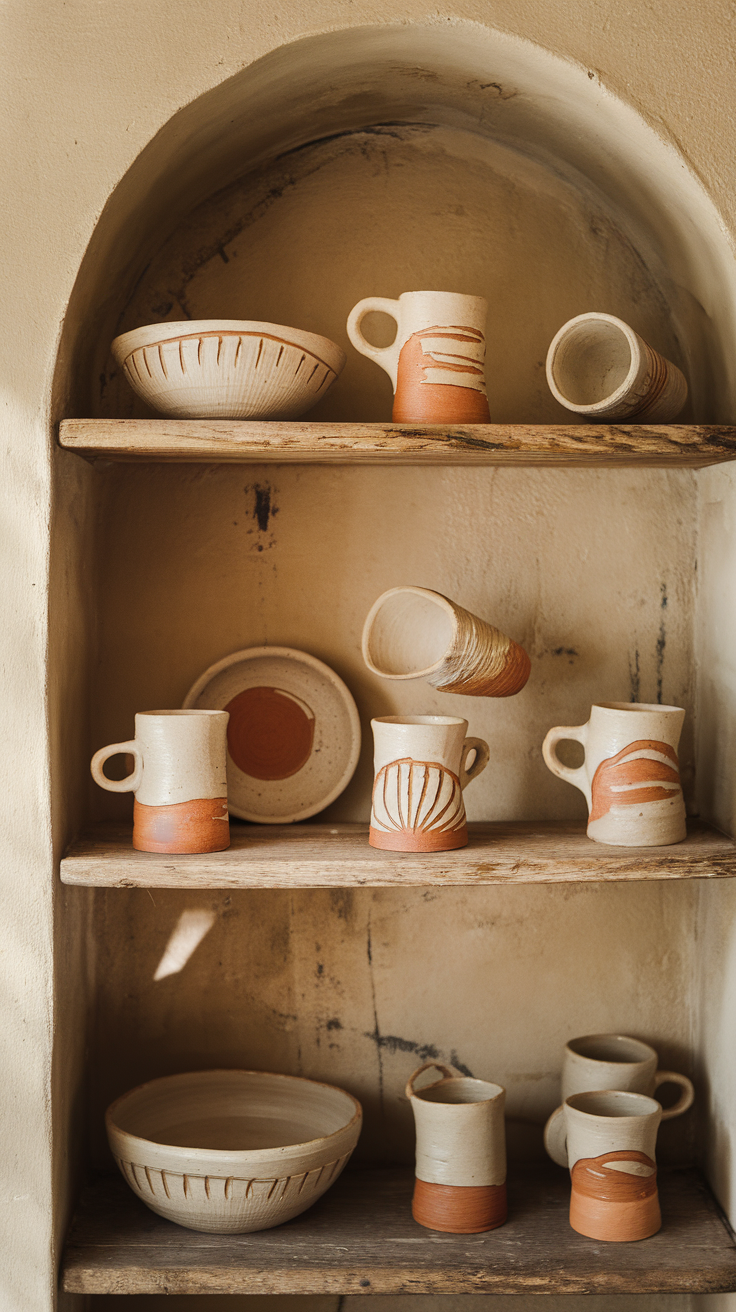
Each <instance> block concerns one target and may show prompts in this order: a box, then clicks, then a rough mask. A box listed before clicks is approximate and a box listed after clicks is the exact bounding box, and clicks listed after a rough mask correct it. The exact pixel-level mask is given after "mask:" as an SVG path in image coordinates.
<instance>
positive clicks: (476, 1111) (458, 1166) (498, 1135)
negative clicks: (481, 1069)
mask: <svg viewBox="0 0 736 1312" xmlns="http://www.w3.org/2000/svg"><path fill="white" fill-rule="evenodd" d="M432 1068H434V1069H435V1070H438V1071H440V1073H441V1075H442V1078H441V1079H440V1080H438V1081H436V1082H435V1083H434V1084H430V1085H428V1086H426V1087H425V1088H423V1089H416V1088H415V1087H414V1081H415V1080H416V1079H417V1078H418V1076H420V1075H421V1074H422V1072H423V1071H426V1070H430V1069H432ZM406 1096H407V1098H408V1099H409V1101H410V1103H411V1109H412V1111H413V1113H414V1122H415V1125H416V1132H417V1148H416V1181H415V1185H414V1198H413V1201H412V1209H411V1210H412V1215H413V1217H414V1220H415V1221H418V1222H419V1224H420V1225H423V1226H426V1227H427V1229H428V1230H446V1231H448V1232H449V1233H450V1234H459V1235H471V1234H479V1233H480V1232H481V1231H483V1230H495V1228H496V1226H499V1225H503V1223H504V1221H505V1220H506V1134H505V1128H504V1104H505V1100H506V1091H505V1089H502V1088H501V1085H500V1084H489V1083H487V1081H486V1080H475V1079H471V1078H470V1077H468V1076H455V1075H454V1073H453V1072H452V1071H451V1070H450V1068H449V1067H447V1066H443V1065H442V1063H441V1062H436V1061H428V1062H425V1063H424V1065H423V1066H420V1067H419V1069H418V1070H416V1071H415V1072H414V1074H413V1075H412V1077H411V1079H410V1080H409V1083H408V1084H407V1086H406Z"/></svg>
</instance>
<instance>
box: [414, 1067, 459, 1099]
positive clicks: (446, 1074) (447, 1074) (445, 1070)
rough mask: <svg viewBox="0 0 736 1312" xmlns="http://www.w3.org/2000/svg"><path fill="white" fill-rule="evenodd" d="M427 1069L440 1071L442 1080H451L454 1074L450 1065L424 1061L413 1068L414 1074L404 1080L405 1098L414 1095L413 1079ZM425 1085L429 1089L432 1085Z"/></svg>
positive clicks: (437, 1081)
mask: <svg viewBox="0 0 736 1312" xmlns="http://www.w3.org/2000/svg"><path fill="white" fill-rule="evenodd" d="M429 1070H436V1071H441V1072H442V1079H443V1080H451V1079H452V1078H453V1076H454V1072H453V1071H451V1070H450V1067H449V1066H444V1065H443V1064H442V1062H441V1061H425V1063H424V1065H423V1066H417V1069H416V1070H415V1072H414V1074H413V1075H411V1076H410V1077H409V1079H408V1080H407V1082H406V1088H405V1090H404V1093H405V1094H406V1096H407V1098H413V1097H414V1081H415V1080H416V1079H417V1077H418V1076H419V1075H421V1074H422V1071H429ZM434 1083H435V1084H439V1083H440V1081H439V1080H435V1081H434ZM426 1087H427V1088H428V1089H431V1088H432V1085H431V1084H428V1085H427V1086H426Z"/></svg>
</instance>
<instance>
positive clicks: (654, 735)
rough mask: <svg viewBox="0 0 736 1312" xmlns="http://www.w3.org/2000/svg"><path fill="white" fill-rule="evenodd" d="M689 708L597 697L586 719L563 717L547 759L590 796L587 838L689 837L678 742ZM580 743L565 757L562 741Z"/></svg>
mask: <svg viewBox="0 0 736 1312" xmlns="http://www.w3.org/2000/svg"><path fill="white" fill-rule="evenodd" d="M684 719H685V712H684V710H683V709H682V707H680V706H659V705H657V704H654V703H646V702H641V703H640V702H599V703H598V704H597V705H595V706H593V707H592V708H591V712H590V719H589V720H588V723H587V724H576V725H564V726H563V725H558V726H557V727H556V728H554V729H550V731H549V733H548V734H547V737H546V738H545V740H544V743H543V744H542V755H543V756H544V760H545V764H546V765H547V767H548V768H549V769H550V770H551V771H552V773H553V774H556V775H557V777H558V779H564V780H565V781H566V782H567V783H570V784H574V785H575V787H576V788H579V789H580V791H581V793H583V795H584V797H585V800H586V802H587V803H588V838H593V839H595V841H596V842H598V843H610V844H612V845H613V846H614V847H660V846H664V845H666V844H668V843H681V842H682V840H683V838H686V837H687V830H686V828H685V802H684V799H683V796H682V787H681V785H680V763H679V760H678V756H677V747H678V744H679V741H680V733H681V732H682V723H683V720H684ZM564 739H572V740H573V741H574V742H578V743H582V745H583V747H584V748H585V760H584V761H583V764H582V765H580V766H578V767H577V769H572V768H571V767H570V766H567V765H563V763H562V761H561V760H560V759H559V757H558V755H557V750H556V749H557V744H558V743H559V742H561V741H563V740H564Z"/></svg>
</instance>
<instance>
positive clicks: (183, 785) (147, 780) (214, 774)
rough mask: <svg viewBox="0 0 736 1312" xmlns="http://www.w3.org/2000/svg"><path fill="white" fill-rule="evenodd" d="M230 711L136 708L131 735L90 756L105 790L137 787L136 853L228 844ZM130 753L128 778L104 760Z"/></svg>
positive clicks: (220, 848) (216, 847)
mask: <svg viewBox="0 0 736 1312" xmlns="http://www.w3.org/2000/svg"><path fill="white" fill-rule="evenodd" d="M229 719H230V716H229V714H228V712H227V711H199V710H192V711H178V710H177V711H140V712H139V713H138V714H137V715H136V717H135V738H131V739H130V740H129V741H128V742H124V743H111V744H110V745H109V747H102V748H100V750H99V752H95V754H94V756H93V757H92V764H91V767H90V769H91V771H92V778H93V779H94V781H95V783H97V784H99V785H100V788H105V789H107V791H108V792H110V793H135V802H134V805H133V847H135V848H137V849H138V851H140V852H179V853H185V852H189V853H193V852H221V851H223V850H224V848H226V847H229V846H230V825H229V819H228V809H227V723H228V720H229ZM118 753H124V754H126V755H130V756H132V757H133V759H134V762H135V766H134V769H133V772H132V774H129V775H128V776H127V778H125V779H108V777H107V775H106V774H105V773H104V770H103V766H104V764H105V761H107V760H108V759H109V757H111V756H116V755H117V754H118Z"/></svg>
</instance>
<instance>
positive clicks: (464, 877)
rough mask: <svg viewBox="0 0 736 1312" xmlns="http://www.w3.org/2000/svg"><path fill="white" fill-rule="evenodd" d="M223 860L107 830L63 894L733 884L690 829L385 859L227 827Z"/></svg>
mask: <svg viewBox="0 0 736 1312" xmlns="http://www.w3.org/2000/svg"><path fill="white" fill-rule="evenodd" d="M231 837H232V844H231V847H230V848H229V850H228V851H227V852H214V853H208V854H206V855H198V856H159V855H156V854H154V853H151V852H135V851H134V850H133V847H132V844H131V829H130V827H126V828H121V827H119V826H118V827H114V826H106V827H104V828H101V829H100V830H98V831H95V832H93V833H91V834H89V835H87V836H85V837H84V838H81V839H80V840H79V841H78V842H76V843H73V844H72V846H71V848H70V849H69V852H68V854H67V856H65V858H64V860H63V861H62V863H61V878H62V881H63V882H64V883H65V884H84V885H93V886H97V887H103V888H360V887H365V888H381V887H384V886H387V885H400V886H402V887H408V886H412V885H415V886H416V885H418V886H429V885H443V884H444V885H468V884H481V885H483V884H557V883H561V884H569V883H578V882H584V883H591V882H596V881H600V880H607V881H614V882H629V881H631V882H635V881H640V880H648V879H714V878H715V879H723V878H729V877H733V876H734V875H736V846H734V844H733V842H732V841H731V839H730V838H727V837H726V836H725V835H724V834H721V833H719V832H718V831H717V830H716V829H712V828H710V827H709V826H708V825H703V824H701V823H699V822H697V821H694V822H692V823H691V824H690V827H689V832H688V837H687V838H686V840H685V841H684V842H683V843H677V844H676V845H675V846H673V847H636V848H635V847H608V846H604V845H603V844H602V843H594V842H592V841H591V840H590V839H589V838H587V837H586V834H585V826H584V824H583V823H582V822H581V823H578V822H569V821H561V822H557V823H550V822H542V823H535V822H533V821H526V822H523V823H516V824H506V823H497V824H474V825H470V841H469V843H468V846H467V847H464V848H460V849H459V850H458V851H455V852H432V853H428V854H422V853H412V852H382V851H377V850H376V849H375V848H373V847H370V846H369V845H368V830H367V826H366V825H360V824H335V825H325V824H311V823H306V824H297V825H245V824H241V823H239V822H237V821H235V822H233V823H232V825H231Z"/></svg>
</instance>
